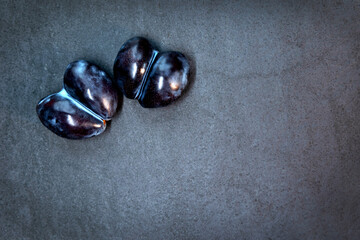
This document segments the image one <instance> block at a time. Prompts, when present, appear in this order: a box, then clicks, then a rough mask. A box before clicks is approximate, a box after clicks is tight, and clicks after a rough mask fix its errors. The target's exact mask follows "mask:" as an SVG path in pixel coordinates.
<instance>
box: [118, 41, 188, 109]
mask: <svg viewBox="0 0 360 240" xmlns="http://www.w3.org/2000/svg"><path fill="white" fill-rule="evenodd" d="M189 69H190V65H189V62H188V60H187V59H186V57H185V56H184V55H183V54H182V53H179V52H164V53H160V54H159V52H158V51H157V50H155V49H154V48H153V46H152V45H151V44H150V42H149V41H148V40H146V39H145V38H141V37H135V38H132V39H130V40H128V41H127V42H126V43H125V44H124V45H123V46H122V47H121V49H120V51H119V53H118V55H117V57H116V59H115V63H114V69H113V70H114V76H115V79H116V82H117V86H118V87H119V89H120V90H121V91H122V92H123V93H124V95H125V96H126V97H127V98H131V99H137V100H139V103H140V104H141V106H143V107H145V108H155V107H163V106H166V105H169V104H170V103H172V102H174V101H175V100H176V99H178V98H179V97H180V96H181V94H182V93H183V90H184V89H185V88H186V87H187V85H188V77H189Z"/></svg>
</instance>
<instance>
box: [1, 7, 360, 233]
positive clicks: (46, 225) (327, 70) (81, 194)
mask: <svg viewBox="0 0 360 240" xmlns="http://www.w3.org/2000/svg"><path fill="white" fill-rule="evenodd" d="M49 2H50V1H49ZM244 2H245V1H244ZM317 2H318V1H313V2H305V1H294V2H292V3H283V2H280V1H278V2H276V1H263V2H253V3H235V2H234V1H229V2H227V3H221V2H198V1H196V2H195V1H194V2H190V1H189V2H180V1H176V2H172V3H170V2H165V1H164V2H145V1H144V2H142V1H138V2H133V1H132V2H123V3H120V2H117V3H115V1H111V2H102V1H98V2H89V1H82V2H81V1H58V2H57V3H55V2H52V3H46V2H45V1H44V2H42V1H11V2H10V1H1V8H0V19H1V21H0V54H1V63H0V77H1V83H0V84H1V86H0V93H1V100H0V107H1V111H0V114H1V117H0V122H1V139H0V148H1V156H0V157H1V160H0V164H1V167H0V177H1V181H0V204H1V211H0V239H354V240H355V239H360V230H359V229H360V203H359V198H360V185H359V183H360V181H359V180H360V157H359V156H360V141H359V140H360V123H359V117H360V3H359V2H358V1H355V2H351V1H346V2H342V1H336V2H335V1H330V2H331V3H317ZM136 35H142V36H145V37H148V38H150V39H151V40H153V41H154V42H156V43H158V45H159V46H160V48H161V49H162V50H167V49H172V50H178V51H182V52H184V53H185V54H186V55H187V56H189V57H190V58H191V59H192V62H193V66H196V70H195V71H194V74H193V77H194V79H195V80H194V81H193V84H192V86H191V88H190V90H189V91H188V92H187V94H186V95H185V96H184V97H183V98H182V99H181V100H180V101H178V102H177V103H176V104H173V105H171V106H169V107H166V108H163V109H151V110H149V109H143V108H141V106H140V105H139V104H138V103H137V102H136V101H130V100H128V99H124V101H123V105H122V110H121V111H120V112H119V113H118V114H117V115H116V117H115V118H114V119H113V121H112V124H111V127H110V128H108V129H107V131H106V132H105V133H104V134H103V135H100V136H98V137H95V138H92V139H89V140H85V141H70V140H66V139H62V138H60V137H57V136H56V135H54V134H53V133H51V132H50V131H48V130H47V129H46V128H45V127H43V126H42V124H41V123H40V121H39V120H38V118H37V116H36V114H35V106H36V103H37V102H38V100H39V99H40V98H42V97H44V96H46V95H48V94H50V93H53V92H55V91H58V90H59V89H60V88H61V86H62V76H63V73H64V71H65V68H66V66H67V64H68V63H69V62H71V61H74V60H77V59H86V60H90V61H93V62H95V63H98V64H100V65H101V66H102V67H104V68H105V69H106V70H108V71H110V72H111V68H112V64H113V61H114V58H115V56H116V54H117V51H118V49H119V48H120V46H121V44H122V43H123V42H125V41H126V40H127V39H129V38H131V37H133V36H136Z"/></svg>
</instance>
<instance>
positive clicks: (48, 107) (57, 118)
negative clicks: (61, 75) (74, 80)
mask: <svg viewBox="0 0 360 240" xmlns="http://www.w3.org/2000/svg"><path fill="white" fill-rule="evenodd" d="M36 112H37V114H38V116H39V118H40V120H41V122H42V123H43V124H44V125H45V126H46V127H47V128H48V129H50V130H51V131H52V132H54V133H56V134H57V135H59V136H61V137H65V138H70V139H82V138H89V137H92V136H96V135H99V134H100V133H102V132H103V131H104V130H105V128H106V122H105V120H103V119H101V118H100V117H99V116H96V115H94V114H93V113H91V112H89V111H88V109H86V108H84V107H83V106H82V105H81V104H79V103H77V102H76V101H74V100H73V99H72V98H71V97H70V96H69V95H68V94H67V93H66V91H65V90H62V91H60V92H59V93H56V94H52V95H50V96H47V97H46V98H44V99H42V100H41V101H40V102H39V104H38V105H37V107H36Z"/></svg>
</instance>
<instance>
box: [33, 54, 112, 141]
mask: <svg viewBox="0 0 360 240" xmlns="http://www.w3.org/2000/svg"><path fill="white" fill-rule="evenodd" d="M117 104H118V93H117V91H116V89H115V87H114V86H113V82H112V80H111V79H110V77H109V76H108V75H107V74H106V72H104V71H103V70H101V69H100V68H99V67H98V66H96V65H94V64H91V63H89V62H87V61H84V60H80V61H76V62H73V63H70V64H69V65H68V67H67V69H66V71H65V74H64V87H63V89H62V90H61V91H60V92H58V93H55V94H51V95H49V96H47V97H45V98H43V99H42V100H40V102H39V103H38V104H37V106H36V112H37V114H38V116H39V119H40V121H41V122H42V123H43V124H44V125H45V126H46V127H47V128H48V129H50V130H51V131H52V132H54V133H55V134H57V135H59V136H61V137H64V138H69V139H83V138H89V137H92V136H96V135H99V134H100V133H102V132H104V131H105V129H106V121H108V120H110V119H111V118H112V117H113V115H114V114H115V112H116V109H117Z"/></svg>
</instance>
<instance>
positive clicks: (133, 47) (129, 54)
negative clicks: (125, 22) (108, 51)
mask: <svg viewBox="0 0 360 240" xmlns="http://www.w3.org/2000/svg"><path fill="white" fill-rule="evenodd" d="M156 53H157V51H156V50H155V49H154V48H153V46H152V45H151V43H150V42H149V41H148V40H147V39H145V38H142V37H135V38H132V39H130V40H128V41H127V42H126V43H124V44H123V45H122V47H121V48H120V50H119V53H118V55H117V57H116V59H115V63H114V68H113V70H114V78H115V81H116V84H117V86H118V87H119V88H120V90H121V91H122V92H123V94H124V95H125V97H127V98H131V99H134V98H137V96H138V94H139V92H140V90H141V84H142V81H143V79H144V76H145V75H146V73H147V70H148V68H149V67H150V66H151V62H152V61H153V59H154V58H155V55H156Z"/></svg>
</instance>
